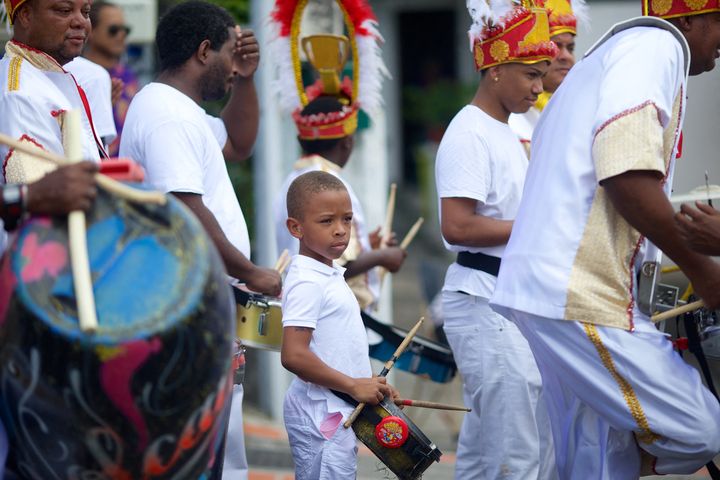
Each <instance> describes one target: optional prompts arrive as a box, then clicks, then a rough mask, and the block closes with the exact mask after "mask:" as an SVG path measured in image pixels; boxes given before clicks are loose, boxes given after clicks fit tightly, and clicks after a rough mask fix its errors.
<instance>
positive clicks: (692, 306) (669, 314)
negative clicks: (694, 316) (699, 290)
mask: <svg viewBox="0 0 720 480" xmlns="http://www.w3.org/2000/svg"><path fill="white" fill-rule="evenodd" d="M704 306H705V302H703V301H702V300H698V301H697V302H692V303H688V304H687V305H683V306H682V307H677V308H673V309H672V310H668V311H666V312H662V313H656V314H655V315H653V316H652V317H651V320H652V321H653V322H655V323H658V322H662V321H663V320H667V319H668V318H673V317H677V316H678V315H682V314H683V313H687V312H692V311H693V310H697V309H698V308H702V307H704Z"/></svg>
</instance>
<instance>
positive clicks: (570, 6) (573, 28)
mask: <svg viewBox="0 0 720 480" xmlns="http://www.w3.org/2000/svg"><path fill="white" fill-rule="evenodd" d="M542 6H543V7H544V8H545V10H547V12H548V19H549V21H550V36H551V37H553V36H555V35H560V34H561V33H572V34H573V35H577V29H578V25H588V22H589V15H588V6H587V4H586V3H585V0H544V1H543V2H542Z"/></svg>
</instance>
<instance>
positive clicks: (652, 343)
mask: <svg viewBox="0 0 720 480" xmlns="http://www.w3.org/2000/svg"><path fill="white" fill-rule="evenodd" d="M508 315H509V317H510V318H512V320H513V321H514V322H515V323H516V324H517V325H518V327H519V328H520V330H521V331H522V332H523V334H524V335H525V337H526V338H527V340H528V342H529V344H530V347H531V348H532V350H533V353H534V354H535V358H536V359H537V362H538V367H539V368H540V372H541V374H542V378H543V388H544V389H545V395H546V398H547V404H548V411H549V414H550V419H551V423H552V428H553V436H554V439H555V450H556V459H557V467H558V471H559V474H560V478H561V479H562V480H575V479H580V478H581V479H584V480H624V479H637V478H638V475H639V473H640V450H639V449H638V444H639V445H640V448H642V449H643V450H645V451H646V452H648V453H650V454H651V455H653V456H655V457H657V462H656V464H655V470H656V472H657V473H659V474H669V473H675V474H692V473H694V472H696V471H697V470H699V469H700V468H701V467H702V466H703V465H704V464H705V463H707V462H708V461H709V460H710V459H712V458H713V457H714V456H715V455H717V454H718V452H720V405H718V401H717V400H716V399H715V398H714V397H713V396H712V394H711V393H710V391H709V390H708V389H707V388H705V387H704V386H703V383H702V380H701V379H700V375H699V374H698V372H697V371H696V370H695V369H694V368H692V367H691V366H689V365H688V364H687V363H685V361H683V359H682V358H681V357H680V356H679V355H678V354H677V353H676V352H675V351H674V350H673V346H672V343H671V341H670V340H669V339H668V338H667V336H666V335H665V334H664V333H662V332H660V331H658V330H657V328H655V325H654V324H653V323H652V322H651V321H650V320H649V319H648V318H647V316H644V315H642V314H640V313H639V312H638V311H637V310H636V311H635V312H634V322H635V330H634V331H632V332H630V331H626V330H622V329H618V328H611V327H601V326H594V325H590V324H584V323H581V322H571V321H565V320H551V319H547V318H542V317H537V316H534V315H530V314H527V313H523V312H518V311H514V310H510V311H509V312H508Z"/></svg>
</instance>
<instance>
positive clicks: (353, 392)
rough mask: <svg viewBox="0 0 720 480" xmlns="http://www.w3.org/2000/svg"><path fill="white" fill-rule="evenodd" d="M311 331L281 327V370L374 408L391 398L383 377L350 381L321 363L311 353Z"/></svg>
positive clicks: (305, 328) (390, 391)
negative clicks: (388, 396) (344, 394)
mask: <svg viewBox="0 0 720 480" xmlns="http://www.w3.org/2000/svg"><path fill="white" fill-rule="evenodd" d="M312 334H313V329H312V328H308V327H292V326H290V327H284V328H283V340H282V349H281V352H280V360H281V361H282V365H283V367H285V368H286V369H287V370H289V371H290V372H292V373H294V374H295V375H297V376H298V377H299V378H301V379H302V380H304V381H306V382H310V383H313V384H315V385H319V386H321V387H325V388H329V389H331V390H337V391H339V392H343V393H347V394H348V395H350V396H351V397H353V398H354V399H355V400H357V401H359V402H365V403H370V404H372V405H375V404H377V403H379V402H380V401H381V400H382V399H383V398H384V397H385V395H390V396H392V395H393V392H392V390H391V389H390V387H389V386H388V385H387V384H386V380H385V378H378V377H373V378H352V377H349V376H347V375H345V374H343V373H341V372H338V371H337V370H335V369H334V368H331V367H330V366H329V365H327V364H326V363H325V362H323V361H322V360H320V358H318V356H317V355H315V354H314V353H313V352H312V351H311V350H310V339H311V338H312Z"/></svg>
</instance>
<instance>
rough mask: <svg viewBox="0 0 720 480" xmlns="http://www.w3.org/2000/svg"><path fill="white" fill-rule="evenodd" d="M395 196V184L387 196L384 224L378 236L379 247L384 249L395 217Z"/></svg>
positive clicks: (391, 186)
mask: <svg viewBox="0 0 720 480" xmlns="http://www.w3.org/2000/svg"><path fill="white" fill-rule="evenodd" d="M396 195H397V183H392V184H391V185H390V195H388V203H387V209H386V210H385V224H384V225H383V229H382V232H381V234H380V235H381V236H380V247H381V248H382V247H386V246H387V244H388V242H389V241H390V237H391V235H392V224H393V218H394V217H395V197H396Z"/></svg>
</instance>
